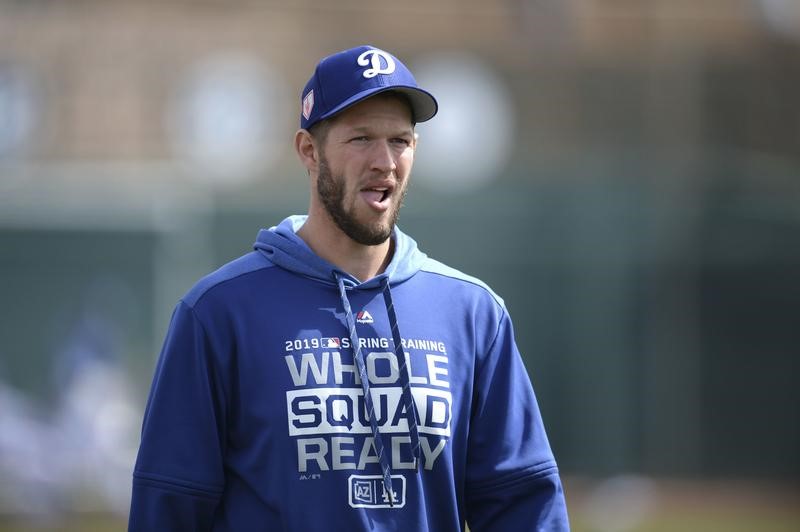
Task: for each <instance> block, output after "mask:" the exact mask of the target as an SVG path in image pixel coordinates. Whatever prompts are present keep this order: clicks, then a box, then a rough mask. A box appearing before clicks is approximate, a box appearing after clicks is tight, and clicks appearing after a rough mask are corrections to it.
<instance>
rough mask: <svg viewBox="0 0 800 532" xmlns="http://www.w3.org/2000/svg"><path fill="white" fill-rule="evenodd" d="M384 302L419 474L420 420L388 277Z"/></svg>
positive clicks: (384, 285)
mask: <svg viewBox="0 0 800 532" xmlns="http://www.w3.org/2000/svg"><path fill="white" fill-rule="evenodd" d="M383 301H384V303H385V304H386V313H387V314H388V315H389V327H391V329H392V341H393V342H394V354H395V356H396V357H397V364H398V365H399V366H400V371H399V377H400V385H401V386H402V388H403V392H402V401H403V405H404V406H405V408H406V417H407V419H408V433H409V435H410V436H411V454H412V455H414V467H415V469H416V470H417V472H419V463H420V451H421V449H420V446H419V426H418V423H419V420H418V419H417V408H416V405H415V404H414V396H413V394H412V393H411V375H410V372H409V370H408V364H406V356H405V353H404V352H403V343H402V340H401V338H402V337H401V336H400V327H398V325H397V314H395V312H394V302H392V291H391V290H390V289H389V278H388V277H385V278H384V279H383Z"/></svg>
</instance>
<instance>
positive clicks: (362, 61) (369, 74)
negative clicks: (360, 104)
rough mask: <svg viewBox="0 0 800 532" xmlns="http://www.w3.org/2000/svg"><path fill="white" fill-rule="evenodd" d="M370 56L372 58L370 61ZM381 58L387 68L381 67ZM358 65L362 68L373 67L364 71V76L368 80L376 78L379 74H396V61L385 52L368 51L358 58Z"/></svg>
mask: <svg viewBox="0 0 800 532" xmlns="http://www.w3.org/2000/svg"><path fill="white" fill-rule="evenodd" d="M369 56H372V57H371V58H369V59H368V57H369ZM381 58H383V60H384V61H385V62H386V66H385V67H383V66H381ZM358 64H359V65H361V66H367V65H369V66H371V67H372V68H368V69H366V70H365V71H364V73H363V76H364V77H365V78H367V79H369V78H374V77H375V76H377V75H378V74H391V73H392V72H394V59H392V56H391V55H389V54H387V53H386V52H384V51H383V50H367V51H366V52H364V53H363V54H361V55H359V56H358Z"/></svg>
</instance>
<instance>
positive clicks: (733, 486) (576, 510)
mask: <svg viewBox="0 0 800 532" xmlns="http://www.w3.org/2000/svg"><path fill="white" fill-rule="evenodd" d="M599 485H600V484H598V483H596V482H592V481H587V480H581V479H566V480H565V491H566V493H567V504H568V506H569V511H570V519H571V521H572V530H573V532H609V529H608V528H603V527H601V526H599V523H598V522H596V521H597V519H596V516H597V513H596V512H597V511H598V510H597V508H598V506H597V498H596V496H597V486H599ZM653 493H654V495H653V497H651V499H650V504H649V506H648V508H647V511H645V512H642V514H641V518H640V519H639V520H637V522H636V523H635V524H631V526H630V527H628V528H624V529H616V530H615V531H614V532H798V531H800V492H798V489H797V487H796V486H791V487H787V486H775V485H772V486H764V485H754V484H747V483H720V482H716V483H711V482H686V481H682V482H677V481H659V482H655V483H653ZM615 497H616V498H614V497H612V498H611V499H608V498H606V499H603V503H606V502H609V501H611V503H610V505H611V506H613V508H614V509H615V510H614V511H616V512H625V511H626V510H625V509H626V506H625V504H626V502H625V499H624V498H622V499H621V498H619V497H617V496H615ZM592 505H594V506H592ZM601 507H602V504H601ZM606 515H609V514H606ZM610 515H611V516H612V518H613V515H614V512H611V514H610ZM593 520H594V521H595V522H593ZM126 527H127V520H126V519H125V518H124V517H119V516H109V515H104V514H82V515H69V516H65V517H63V518H61V519H58V520H51V521H49V522H48V521H41V522H31V521H26V520H23V519H21V518H16V519H14V518H10V517H8V516H5V517H4V516H0V532H41V531H47V532H113V531H124V530H126ZM476 532H479V531H476Z"/></svg>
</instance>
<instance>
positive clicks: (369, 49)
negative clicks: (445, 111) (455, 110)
mask: <svg viewBox="0 0 800 532" xmlns="http://www.w3.org/2000/svg"><path fill="white" fill-rule="evenodd" d="M386 91H396V92H400V93H402V94H404V95H405V96H406V97H407V98H408V101H409V102H410V104H411V111H412V113H413V115H414V122H424V121H426V120H430V119H431V118H433V116H434V115H435V114H436V111H437V110H438V104H437V102H436V99H435V98H434V97H433V95H432V94H431V93H429V92H428V91H426V90H424V89H421V88H420V87H419V86H418V85H417V80H416V79H414V76H413V75H412V74H411V71H409V70H408V68H407V67H406V66H405V65H404V64H403V63H402V62H401V61H400V60H399V59H397V58H396V57H395V56H393V55H392V54H390V53H389V52H386V51H384V50H381V49H379V48H375V47H374V46H368V45H364V46H358V47H356V48H351V49H349V50H344V51H342V52H339V53H336V54H333V55H330V56H328V57H326V58H324V59H323V60H322V61H320V62H319V63H318V64H317V68H316V69H315V70H314V75H312V76H311V79H309V80H308V83H306V86H305V88H304V89H303V93H302V95H301V101H302V106H301V109H302V112H301V116H300V127H301V128H303V129H309V128H310V127H312V126H313V125H314V124H316V123H317V122H319V121H320V120H325V119H326V118H330V117H332V116H334V115H335V114H336V113H339V112H341V111H343V110H345V109H346V108H348V107H350V106H351V105H354V104H356V103H358V102H360V101H362V100H364V99H366V98H369V97H370V96H374V95H375V94H378V93H380V92H386Z"/></svg>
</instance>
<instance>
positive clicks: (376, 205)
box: [360, 186, 394, 211]
mask: <svg viewBox="0 0 800 532" xmlns="http://www.w3.org/2000/svg"><path fill="white" fill-rule="evenodd" d="M393 190H394V187H391V186H372V187H365V188H362V189H361V190H360V193H361V197H362V198H363V199H364V201H365V202H366V203H367V205H369V206H370V207H372V208H373V209H375V210H376V211H385V210H386V209H388V208H389V203H390V201H389V199H390V197H391V195H392V191H393Z"/></svg>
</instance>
